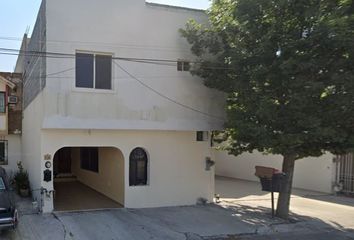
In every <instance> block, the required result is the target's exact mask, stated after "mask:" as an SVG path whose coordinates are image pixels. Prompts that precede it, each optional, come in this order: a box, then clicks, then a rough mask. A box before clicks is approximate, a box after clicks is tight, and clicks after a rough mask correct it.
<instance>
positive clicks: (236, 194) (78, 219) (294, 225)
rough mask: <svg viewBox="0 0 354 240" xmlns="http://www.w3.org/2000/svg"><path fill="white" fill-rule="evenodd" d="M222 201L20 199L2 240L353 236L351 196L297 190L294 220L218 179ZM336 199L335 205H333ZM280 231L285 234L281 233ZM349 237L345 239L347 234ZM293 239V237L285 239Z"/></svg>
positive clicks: (246, 189)
mask: <svg viewBox="0 0 354 240" xmlns="http://www.w3.org/2000/svg"><path fill="white" fill-rule="evenodd" d="M216 187H217V192H219V193H220V194H221V197H222V199H221V203H220V204H219V205H217V204H208V205H205V206H185V207H167V208H151V209H115V210H104V211H89V212H70V213H69V212H67V213H54V214H47V215H38V214H35V213H33V212H32V211H31V209H30V202H29V200H27V201H26V200H21V202H19V203H20V205H21V206H20V208H19V209H20V223H19V226H18V229H17V230H16V231H7V232H3V233H2V235H1V236H0V238H1V239H21V240H22V239H28V240H32V239H33V240H41V239H43V240H44V239H51V240H56V239H67V240H68V239H75V240H80V239H85V240H86V239H89V240H90V239H93V240H94V239H97V240H106V239H107V240H112V239H124V240H125V239H132V240H135V239H136V240H142V239H157V240H160V239H161V240H166V239H167V240H168V239H171V240H172V239H176V240H184V239H188V240H201V239H203V240H206V239H208V240H209V239H213V240H216V239H278V238H273V237H272V236H273V234H280V235H279V236H284V237H285V238H279V239H286V237H287V236H288V237H289V234H290V236H298V238H292V239H299V238H301V237H299V236H300V235H301V236H302V235H303V234H305V235H306V236H312V234H314V232H316V233H320V234H322V235H321V236H324V235H323V234H325V233H327V236H343V238H339V237H336V239H349V237H353V236H354V235H353V233H352V232H351V228H353V227H354V226H353V224H354V222H353V221H352V219H354V208H353V207H352V204H353V203H354V202H353V201H352V200H353V199H347V198H338V197H333V196H325V195H323V194H321V193H313V192H307V191H295V195H294V196H293V199H292V208H291V209H292V218H291V219H292V220H291V221H284V220H282V219H277V218H274V219H273V218H271V215H270V208H269V206H270V201H269V200H270V197H269V195H268V194H265V193H263V192H261V191H259V189H260V186H259V185H258V184H257V183H254V182H245V181H239V180H235V179H225V178H217V180H216ZM333 202H336V203H333ZM281 234H283V235H281ZM347 237H348V238H347ZM289 239H291V238H289Z"/></svg>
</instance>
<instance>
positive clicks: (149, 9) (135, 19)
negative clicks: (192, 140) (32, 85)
mask: <svg viewBox="0 0 354 240" xmlns="http://www.w3.org/2000/svg"><path fill="white" fill-rule="evenodd" d="M82 6H85V10H84V11H82ZM46 10H47V12H46V16H47V35H46V37H47V45H46V47H47V51H48V52H60V53H68V54H75V53H76V51H78V50H80V51H89V52H96V53H100V52H102V53H111V54H112V55H113V56H114V57H128V58H149V59H170V60H174V61H177V60H178V59H187V60H193V59H194V56H193V55H192V54H191V52H190V45H189V44H188V43H187V41H186V40H185V39H184V38H182V37H181V34H180V33H179V29H180V28H183V27H184V26H185V24H186V22H187V21H188V20H189V19H191V18H194V19H196V20H198V21H199V22H203V21H204V22H206V21H207V16H206V14H205V13H204V12H202V11H196V10H186V9H181V8H173V7H167V6H165V7H164V6H155V5H150V4H146V3H145V1H144V0H134V1H132V0H119V1H117V0H105V1H104V2H101V1H99V0H75V1H71V0H61V1H47V5H46ZM115 63H117V64H119V65H120V66H121V67H123V68H124V69H125V70H126V71H128V72H129V73H131V74H132V75H133V76H135V77H136V78H138V79H139V80H140V81H142V82H144V84H147V85H149V86H150V87H152V88H153V89H155V90H156V91H158V92H159V93H161V94H163V95H165V96H167V97H168V98H171V99H173V100H174V101H177V102H179V103H181V104H183V105H187V106H189V107H191V108H194V109H197V110H199V111H202V112H205V113H207V114H210V115H214V116H219V117H223V116H224V110H223V108H222V107H221V106H222V105H223V104H224V95H223V94H221V93H220V92H218V91H216V90H213V89H210V88H207V87H205V86H204V85H203V81H202V79H200V78H198V77H195V76H192V75H191V74H190V73H189V72H179V71H177V63H175V64H173V63H170V64H168V65H166V64H165V65H163V64H162V65H161V64H147V63H141V62H140V63H136V62H132V61H118V60H114V61H113V64H112V68H113V69H112V81H113V90H111V91H107V90H106V91H104V90H93V89H82V88H81V89H80V88H75V58H48V59H47V64H46V66H47V74H48V75H49V76H48V77H47V78H46V88H45V90H44V91H45V92H46V93H45V102H46V105H45V119H44V122H43V127H44V128H46V129H53V128H54V129H58V128H62V129H109V130H110V129H127V130H136V129H141V130H182V131H196V130H205V131H209V130H211V129H221V128H222V123H223V121H222V119H221V120H220V118H215V117H210V116H207V114H201V113H199V112H198V111H193V110H191V109H190V108H186V107H183V106H181V105H179V104H176V103H173V102H172V101H170V100H168V99H166V98H164V97H161V95H158V94H156V93H155V92H153V91H152V90H151V89H148V88H147V87H144V86H143V85H142V84H140V83H139V82H138V81H137V80H135V79H133V78H132V77H131V76H128V75H127V73H125V72H124V71H122V70H121V69H120V68H119V67H118V66H117V65H116V64H115ZM60 71H64V72H63V73H59V74H53V73H58V72H60Z"/></svg>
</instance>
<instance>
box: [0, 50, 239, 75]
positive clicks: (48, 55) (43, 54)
mask: <svg viewBox="0 0 354 240" xmlns="http://www.w3.org/2000/svg"><path fill="white" fill-rule="evenodd" d="M0 51H2V52H0V55H18V56H19V55H23V56H31V57H46V58H59V59H60V58H70V59H74V58H75V57H76V54H71V53H60V52H43V51H30V50H26V51H25V50H18V49H13V48H0ZM7 52H10V53H7ZM112 59H113V60H122V61H131V62H138V63H147V64H156V65H166V66H176V65H175V64H177V63H178V62H180V60H173V59H156V58H129V57H112ZM185 62H188V63H191V64H202V63H203V62H202V61H189V60H185ZM172 64H173V65H172ZM199 68H201V69H214V70H234V69H233V68H228V67H218V66H199Z"/></svg>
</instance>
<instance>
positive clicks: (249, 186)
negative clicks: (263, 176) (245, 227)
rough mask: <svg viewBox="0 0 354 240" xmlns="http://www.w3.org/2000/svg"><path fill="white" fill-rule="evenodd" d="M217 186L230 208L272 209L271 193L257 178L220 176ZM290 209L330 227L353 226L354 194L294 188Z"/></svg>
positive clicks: (222, 201) (225, 203)
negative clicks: (265, 189)
mask: <svg viewBox="0 0 354 240" xmlns="http://www.w3.org/2000/svg"><path fill="white" fill-rule="evenodd" d="M215 189H216V190H215V191H216V193H218V194H220V196H221V203H220V205H221V206H223V207H225V208H227V209H233V210H235V211H240V212H242V209H244V210H245V209H249V211H252V209H254V211H259V210H261V209H263V210H264V212H268V213H270V206H271V202H270V201H271V200H270V199H271V197H270V194H269V193H267V192H262V191H261V190H260V189H261V186H260V184H259V183H257V182H251V181H244V180H239V179H232V178H225V177H217V178H216V187H215ZM275 199H277V194H275ZM290 211H291V212H292V216H293V218H295V219H296V218H299V219H306V220H313V221H318V222H323V224H328V227H334V228H339V229H354V220H353V219H354V198H350V197H343V196H333V195H328V194H324V193H320V192H313V191H306V190H301V189H294V190H293V195H292V198H291V203H290ZM248 214H249V213H248Z"/></svg>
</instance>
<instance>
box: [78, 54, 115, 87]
mask: <svg viewBox="0 0 354 240" xmlns="http://www.w3.org/2000/svg"><path fill="white" fill-rule="evenodd" d="M76 53H83V54H92V55H93V56H94V58H93V88H83V87H76V63H75V77H74V81H73V85H72V89H73V91H75V92H86V93H90V92H91V93H112V94H113V93H115V92H116V89H115V81H114V63H113V61H114V59H113V58H114V53H113V52H97V51H86V50H76V51H75V55H76ZM96 55H101V56H102V55H104V56H111V57H112V68H111V89H96V88H95V87H96ZM75 61H76V56H75Z"/></svg>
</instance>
